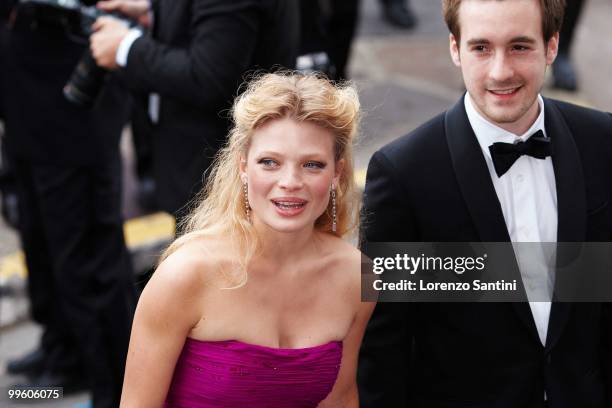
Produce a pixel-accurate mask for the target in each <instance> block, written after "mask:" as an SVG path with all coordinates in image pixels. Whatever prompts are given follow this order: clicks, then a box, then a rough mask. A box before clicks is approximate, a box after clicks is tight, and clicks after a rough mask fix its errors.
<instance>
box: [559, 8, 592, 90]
mask: <svg viewBox="0 0 612 408" xmlns="http://www.w3.org/2000/svg"><path fill="white" fill-rule="evenodd" d="M585 3H586V1H585V0H567V5H566V8H565V16H564V17H563V25H562V26H561V31H560V33H559V54H558V55H557V59H556V60H555V62H554V63H553V66H552V73H553V86H554V87H555V88H558V89H563V90H566V91H576V90H577V89H578V75H577V74H576V68H574V64H573V63H572V58H571V47H572V44H573V42H574V34H575V32H576V27H577V26H578V20H579V19H580V15H581V14H582V10H583V9H584V4H585Z"/></svg>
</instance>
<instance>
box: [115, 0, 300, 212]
mask: <svg viewBox="0 0 612 408" xmlns="http://www.w3.org/2000/svg"><path fill="white" fill-rule="evenodd" d="M153 11H154V24H153V32H152V35H151V36H148V35H147V36H142V37H140V38H138V39H137V40H136V41H135V42H134V43H133V44H132V47H131V48H130V52H129V55H128V60H127V66H126V67H125V69H123V70H122V72H123V73H124V74H125V79H126V82H127V83H128V86H129V87H130V88H131V89H132V90H134V91H136V92H139V93H144V94H148V93H157V94H159V95H160V96H161V107H160V112H159V121H158V123H157V124H156V125H155V126H154V127H153V134H154V136H153V150H154V152H160V154H159V155H158V156H156V157H154V163H155V165H156V166H158V167H161V168H157V169H156V173H157V174H156V179H157V180H158V181H159V180H162V182H163V180H167V183H166V182H163V184H164V185H173V186H177V190H175V191H167V192H164V191H159V192H160V193H161V195H160V199H161V200H162V203H161V205H162V208H163V209H165V210H167V211H170V212H174V211H175V210H177V209H178V208H180V207H181V206H182V205H183V204H185V203H186V201H187V200H188V198H189V197H188V196H186V195H185V194H186V193H189V192H190V191H191V192H192V193H193V192H196V191H197V190H199V187H200V184H201V181H202V173H203V172H204V170H205V169H206V168H207V167H208V166H209V165H210V163H211V160H212V157H213V156H214V154H215V153H216V152H217V150H218V149H219V148H220V147H221V146H222V145H223V144H224V143H225V140H226V135H227V133H228V128H229V121H228V120H227V117H228V111H229V108H231V106H232V101H233V99H234V97H235V96H236V94H237V90H238V86H239V85H240V84H241V83H242V82H243V80H244V79H245V74H246V73H247V72H252V71H255V70H260V69H270V68H272V67H273V66H282V67H285V68H293V67H294V66H295V61H296V57H297V51H298V41H299V38H298V36H299V32H298V30H299V21H298V18H299V15H298V4H297V3H296V0H232V1H228V0H181V1H176V0H157V1H155V2H153ZM155 154H157V153H154V155H155ZM160 173H165V174H160ZM158 187H162V186H158ZM187 195H189V194H187Z"/></svg>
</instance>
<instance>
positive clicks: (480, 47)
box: [472, 45, 487, 52]
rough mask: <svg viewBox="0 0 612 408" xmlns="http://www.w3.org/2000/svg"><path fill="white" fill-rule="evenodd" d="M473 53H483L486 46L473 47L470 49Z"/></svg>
mask: <svg viewBox="0 0 612 408" xmlns="http://www.w3.org/2000/svg"><path fill="white" fill-rule="evenodd" d="M472 50H473V51H476V52H485V51H486V50H487V47H486V45H476V46H474V48H472Z"/></svg>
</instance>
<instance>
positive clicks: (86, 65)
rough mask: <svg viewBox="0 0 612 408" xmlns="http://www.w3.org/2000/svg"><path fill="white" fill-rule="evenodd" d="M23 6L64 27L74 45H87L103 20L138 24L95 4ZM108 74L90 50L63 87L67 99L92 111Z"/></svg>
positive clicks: (53, 0)
mask: <svg viewBox="0 0 612 408" xmlns="http://www.w3.org/2000/svg"><path fill="white" fill-rule="evenodd" d="M19 3H20V5H21V6H25V7H33V8H34V9H35V11H36V13H35V14H36V16H37V18H39V19H44V20H46V21H47V22H49V21H50V20H53V21H52V22H53V23H55V24H58V25H61V26H63V27H64V28H65V30H66V34H67V36H68V37H69V38H70V39H72V40H73V41H75V42H82V43H84V44H88V42H89V36H90V35H91V34H92V33H93V30H92V26H93V24H94V22H95V21H96V19H97V18H98V17H101V16H112V17H113V18H117V19H119V20H121V21H123V22H124V23H125V24H126V25H128V26H135V25H136V24H135V23H134V22H133V21H131V20H130V19H127V18H125V17H124V16H121V15H119V14H116V13H107V12H104V11H102V10H99V9H97V8H96V7H95V5H94V4H95V1H92V0H84V1H80V0H20V2H19ZM107 74H108V71H106V70H105V69H104V68H101V67H99V66H98V65H97V64H96V60H95V59H94V57H93V55H91V51H90V49H89V47H87V49H86V50H85V52H84V53H83V55H82V56H81V59H80V60H79V63H78V64H77V66H76V67H75V68H74V70H73V72H72V75H71V76H70V79H69V80H68V82H67V83H66V85H65V86H64V90H63V92H64V96H65V97H66V99H67V100H69V101H70V102H72V103H74V104H76V105H79V106H82V107H85V108H89V107H91V106H93V104H94V103H95V101H96V99H97V97H98V95H99V94H100V92H101V90H102V88H103V87H104V84H105V82H106V77H107Z"/></svg>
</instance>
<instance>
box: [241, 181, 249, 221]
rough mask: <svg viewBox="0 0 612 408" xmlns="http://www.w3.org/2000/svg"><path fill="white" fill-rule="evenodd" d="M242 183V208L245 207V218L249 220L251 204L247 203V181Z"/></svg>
mask: <svg viewBox="0 0 612 408" xmlns="http://www.w3.org/2000/svg"><path fill="white" fill-rule="evenodd" d="M242 185H243V191H244V208H245V209H246V218H247V221H248V222H251V205H250V204H249V188H248V185H247V181H246V180H245V181H244V183H243V184H242Z"/></svg>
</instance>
